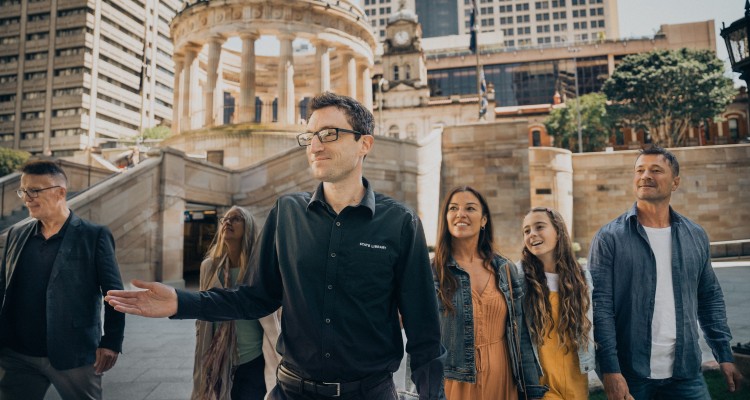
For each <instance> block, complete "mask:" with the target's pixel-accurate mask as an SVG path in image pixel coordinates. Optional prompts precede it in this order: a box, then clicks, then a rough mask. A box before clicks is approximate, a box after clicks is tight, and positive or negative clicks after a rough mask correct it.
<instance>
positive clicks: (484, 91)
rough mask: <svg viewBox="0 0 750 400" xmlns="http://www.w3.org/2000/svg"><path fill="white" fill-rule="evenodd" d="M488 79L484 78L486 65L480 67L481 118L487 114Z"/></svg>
mask: <svg viewBox="0 0 750 400" xmlns="http://www.w3.org/2000/svg"><path fill="white" fill-rule="evenodd" d="M488 104H489V101H487V81H486V80H485V79H484V67H479V119H483V118H484V114H487V105H488Z"/></svg>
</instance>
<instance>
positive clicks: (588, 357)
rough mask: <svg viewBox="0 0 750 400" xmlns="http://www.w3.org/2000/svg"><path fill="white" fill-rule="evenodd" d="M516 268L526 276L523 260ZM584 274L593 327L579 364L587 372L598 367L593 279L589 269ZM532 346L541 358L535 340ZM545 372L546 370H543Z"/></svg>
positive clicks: (536, 354) (536, 355) (588, 314)
mask: <svg viewBox="0 0 750 400" xmlns="http://www.w3.org/2000/svg"><path fill="white" fill-rule="evenodd" d="M516 268H518V273H519V274H520V275H521V277H523V278H525V275H524V272H523V266H522V265H521V261H519V262H517V263H516ZM583 276H584V277H585V278H586V285H587V286H588V288H589V304H590V306H589V309H588V310H586V317H587V318H588V319H589V321H591V324H592V326H591V329H590V330H589V333H588V344H587V345H586V347H585V348H583V347H581V348H579V349H578V364H579V367H580V370H581V373H582V374H587V373H589V372H591V371H593V370H594V369H595V368H596V355H595V353H594V352H595V350H594V329H593V328H594V327H593V324H594V312H593V309H594V303H593V302H592V301H591V293H592V291H593V289H594V288H593V283H592V281H591V273H590V272H589V271H588V270H587V269H584V270H583ZM525 292H526V279H524V293H525ZM530 323H531V322H530V321H529V320H528V319H526V325H527V327H528V325H529V324H530ZM531 345H532V347H533V348H534V356H535V357H536V359H537V360H538V359H539V349H538V348H537V345H536V343H534V342H533V341H532V342H531ZM542 373H544V371H542Z"/></svg>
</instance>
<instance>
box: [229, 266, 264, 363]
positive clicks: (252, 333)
mask: <svg viewBox="0 0 750 400" xmlns="http://www.w3.org/2000/svg"><path fill="white" fill-rule="evenodd" d="M239 271H240V269H239V268H230V269H229V274H230V275H231V277H232V282H237V275H239ZM219 281H222V283H224V282H223V281H224V277H223V275H222V274H219ZM235 327H236V328H237V353H238V355H239V357H240V361H239V364H238V365H242V364H244V363H246V362H250V361H252V360H255V359H256V358H257V357H259V356H261V355H263V327H261V326H260V322H258V320H257V319H254V320H247V319H240V320H237V321H235Z"/></svg>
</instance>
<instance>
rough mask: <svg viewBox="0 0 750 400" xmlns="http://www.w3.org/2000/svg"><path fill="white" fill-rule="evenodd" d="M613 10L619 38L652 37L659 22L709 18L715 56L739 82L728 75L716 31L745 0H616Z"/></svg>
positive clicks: (724, 51) (736, 13)
mask: <svg viewBox="0 0 750 400" xmlns="http://www.w3.org/2000/svg"><path fill="white" fill-rule="evenodd" d="M617 9H618V14H619V20H620V36H622V37H641V36H653V35H654V33H656V31H658V30H659V25H661V24H679V23H683V22H695V21H706V20H709V19H713V20H714V25H715V27H716V50H717V55H718V57H719V58H720V59H721V60H723V61H724V62H725V64H726V65H727V71H728V72H727V76H731V77H732V78H734V79H735V82H740V81H739V74H736V73H731V75H730V72H729V71H731V69H730V67H729V56H728V55H727V48H726V45H725V44H724V39H722V38H721V36H719V30H720V29H721V24H722V22H723V23H725V24H726V25H727V26H729V25H730V24H731V23H732V22H734V21H736V20H738V19H740V18H742V17H743V16H744V15H745V0H618V1H617ZM742 84H743V86H744V82H742Z"/></svg>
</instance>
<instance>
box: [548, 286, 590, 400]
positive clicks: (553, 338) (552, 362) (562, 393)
mask: <svg viewBox="0 0 750 400" xmlns="http://www.w3.org/2000/svg"><path fill="white" fill-rule="evenodd" d="M549 302H550V305H551V306H552V323H553V326H552V327H551V328H550V329H549V330H547V332H548V333H549V332H550V331H551V332H552V334H551V335H549V334H548V335H546V336H545V337H544V344H543V345H542V346H541V347H539V361H540V363H541V364H542V371H543V372H544V375H543V376H541V377H540V378H539V383H540V384H542V385H547V386H548V387H549V391H548V392H547V393H546V394H545V395H544V397H543V399H544V400H558V399H559V400H580V399H588V398H589V381H588V375H587V374H582V373H581V368H580V366H579V363H578V352H577V351H572V350H571V351H568V352H567V353H565V351H564V350H563V349H562V347H561V346H560V339H559V337H558V336H557V332H556V329H557V323H558V321H559V320H560V297H559V295H558V293H557V292H553V291H550V292H549Z"/></svg>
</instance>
